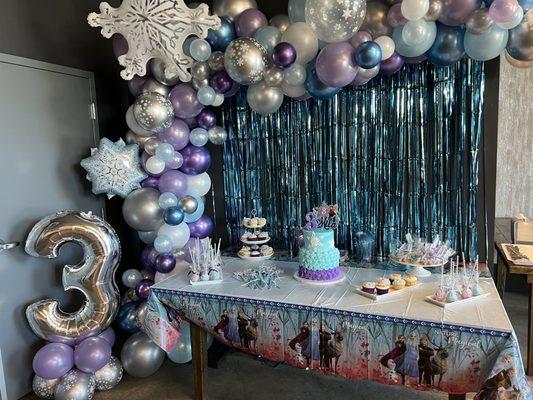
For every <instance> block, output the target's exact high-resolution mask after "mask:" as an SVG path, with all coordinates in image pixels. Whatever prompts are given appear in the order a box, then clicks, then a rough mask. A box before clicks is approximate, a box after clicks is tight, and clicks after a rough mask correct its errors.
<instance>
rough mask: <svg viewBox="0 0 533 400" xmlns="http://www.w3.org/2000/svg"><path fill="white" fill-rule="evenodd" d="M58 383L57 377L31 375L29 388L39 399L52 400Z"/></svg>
mask: <svg viewBox="0 0 533 400" xmlns="http://www.w3.org/2000/svg"><path fill="white" fill-rule="evenodd" d="M58 383H59V378H57V379H44V378H41V377H40V376H38V375H35V376H34V377H33V381H32V384H31V388H32V389H33V392H34V393H35V394H36V395H37V396H38V397H40V398H41V399H47V400H53V399H54V397H55V395H56V387H57V384H58Z"/></svg>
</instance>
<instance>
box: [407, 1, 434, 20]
mask: <svg viewBox="0 0 533 400" xmlns="http://www.w3.org/2000/svg"><path fill="white" fill-rule="evenodd" d="M401 10H402V15H403V16H404V17H405V19H407V20H409V21H416V20H417V19H420V18H423V17H424V15H426V13H427V12H428V10H429V0H403V1H402V5H401Z"/></svg>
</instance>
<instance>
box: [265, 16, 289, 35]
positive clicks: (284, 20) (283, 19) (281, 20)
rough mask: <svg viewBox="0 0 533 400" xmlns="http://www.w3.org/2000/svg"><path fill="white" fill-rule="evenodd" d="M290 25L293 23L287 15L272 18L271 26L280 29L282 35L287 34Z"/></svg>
mask: <svg viewBox="0 0 533 400" xmlns="http://www.w3.org/2000/svg"><path fill="white" fill-rule="evenodd" d="M290 24H291V21H290V20H289V17H288V16H287V15H283V14H279V15H274V16H273V17H272V18H270V25H272V26H275V27H276V28H278V29H279V30H280V32H281V33H283V32H285V31H286V30H287V28H288V27H289V25H290Z"/></svg>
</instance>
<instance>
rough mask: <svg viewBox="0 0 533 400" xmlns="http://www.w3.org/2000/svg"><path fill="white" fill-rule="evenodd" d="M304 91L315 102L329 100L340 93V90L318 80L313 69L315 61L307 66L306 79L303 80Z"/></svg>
mask: <svg viewBox="0 0 533 400" xmlns="http://www.w3.org/2000/svg"><path fill="white" fill-rule="evenodd" d="M305 89H306V90H307V92H308V93H309V94H310V95H311V96H312V97H313V98H315V99H317V100H329V99H331V98H333V97H335V95H336V94H337V93H339V92H340V91H341V88H335V87H331V86H327V85H325V84H324V83H322V81H321V80H320V79H319V78H318V75H317V73H316V67H315V60H313V61H311V62H310V63H309V64H307V78H306V79H305Z"/></svg>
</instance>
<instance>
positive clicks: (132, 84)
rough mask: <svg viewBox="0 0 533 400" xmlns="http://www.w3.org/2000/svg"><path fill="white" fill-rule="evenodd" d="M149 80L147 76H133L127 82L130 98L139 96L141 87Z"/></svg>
mask: <svg viewBox="0 0 533 400" xmlns="http://www.w3.org/2000/svg"><path fill="white" fill-rule="evenodd" d="M149 79H150V77H149V76H146V75H145V76H139V75H135V76H134V77H133V78H132V79H131V80H129V81H128V89H129V91H130V93H131V95H132V96H134V97H137V96H139V95H140V94H141V89H142V86H143V85H144V84H145V83H146V81H148V80H149Z"/></svg>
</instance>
